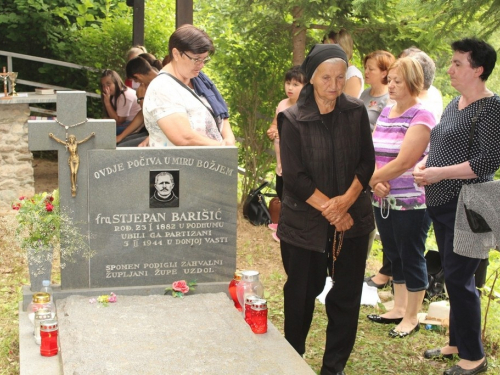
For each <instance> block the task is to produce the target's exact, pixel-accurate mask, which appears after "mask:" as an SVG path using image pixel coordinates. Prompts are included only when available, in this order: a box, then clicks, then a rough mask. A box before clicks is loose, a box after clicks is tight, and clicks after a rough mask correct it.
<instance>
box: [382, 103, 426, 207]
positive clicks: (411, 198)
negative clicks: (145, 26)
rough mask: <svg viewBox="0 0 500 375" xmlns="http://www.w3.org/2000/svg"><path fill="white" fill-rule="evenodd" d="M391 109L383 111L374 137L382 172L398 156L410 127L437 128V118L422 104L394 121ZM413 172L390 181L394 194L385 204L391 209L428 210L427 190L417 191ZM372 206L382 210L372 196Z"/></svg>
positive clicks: (410, 170) (389, 196) (407, 172)
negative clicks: (426, 204) (390, 114)
mask: <svg viewBox="0 0 500 375" xmlns="http://www.w3.org/2000/svg"><path fill="white" fill-rule="evenodd" d="M391 109H392V106H387V107H385V108H384V109H383V110H382V113H381V114H380V116H379V118H378V120H377V126H376V128H375V131H374V133H373V145H374V147H375V162H376V165H377V169H380V168H382V167H383V166H384V165H386V164H387V163H389V162H391V161H392V160H394V159H395V158H396V157H397V156H398V154H399V150H400V149H401V144H402V143H403V139H404V137H405V135H406V132H407V131H408V129H409V128H410V127H412V126H415V125H424V126H427V127H428V128H429V129H432V128H433V127H434V126H435V125H436V120H435V119H434V115H433V114H432V113H431V112H430V111H428V110H427V109H425V108H423V106H422V104H421V103H418V104H416V105H414V106H413V107H411V108H409V109H407V110H406V111H405V112H404V113H403V114H402V115H401V116H399V117H395V118H389V113H390V112H391ZM428 148H429V147H427V149H426V150H425V152H424V153H423V154H422V155H421V156H420V158H419V160H418V162H419V161H421V160H422V159H423V158H424V156H425V155H426V154H427V152H428ZM418 162H417V163H418ZM413 168H414V166H412V167H411V168H409V169H408V170H407V171H406V172H404V173H403V174H402V175H400V176H399V177H396V178H395V179H393V180H390V181H389V184H390V185H391V191H390V193H389V195H388V196H387V197H386V200H387V201H388V203H389V208H390V209H392V210H402V211H404V210H415V209H424V208H426V206H425V193H424V188H423V187H418V186H417V185H416V184H415V183H414V181H413V176H412V172H413ZM373 205H374V206H375V207H379V206H380V198H378V197H376V196H373Z"/></svg>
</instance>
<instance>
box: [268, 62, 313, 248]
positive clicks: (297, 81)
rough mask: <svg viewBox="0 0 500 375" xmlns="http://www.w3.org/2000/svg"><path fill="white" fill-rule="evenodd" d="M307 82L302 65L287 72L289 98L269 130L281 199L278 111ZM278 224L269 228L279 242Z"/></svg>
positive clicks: (289, 101) (296, 96)
mask: <svg viewBox="0 0 500 375" xmlns="http://www.w3.org/2000/svg"><path fill="white" fill-rule="evenodd" d="M306 83H307V78H306V75H305V74H304V72H303V71H302V70H301V69H300V65H296V66H294V67H293V68H291V69H290V70H288V71H287V72H286V73H285V93H286V95H287V97H288V98H287V99H283V100H282V101H281V102H279V104H278V107H276V114H275V116H274V119H273V122H272V123H271V126H270V127H269V129H268V130H267V136H268V137H269V139H270V140H271V141H273V143H274V150H275V152H276V193H277V194H278V197H279V199H280V200H281V196H282V194H283V178H282V177H281V158H280V145H279V134H278V113H280V112H282V111H284V110H285V109H287V108H289V107H291V106H292V105H294V104H295V103H297V100H298V99H299V94H300V90H302V87H304V85H305V84H306ZM277 227H278V225H277V224H269V228H270V229H272V230H273V238H274V239H275V240H276V241H278V242H279V239H278V237H277V236H276V233H274V231H276V229H277Z"/></svg>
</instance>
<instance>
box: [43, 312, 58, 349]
mask: <svg viewBox="0 0 500 375" xmlns="http://www.w3.org/2000/svg"><path fill="white" fill-rule="evenodd" d="M57 334H58V327H57V321H56V320H45V321H43V322H42V323H41V324H40V336H41V338H42V343H41V345H40V354H41V355H43V356H44V357H52V356H54V355H56V354H57V353H58V352H59V346H58V344H57Z"/></svg>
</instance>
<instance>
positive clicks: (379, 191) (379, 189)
mask: <svg viewBox="0 0 500 375" xmlns="http://www.w3.org/2000/svg"><path fill="white" fill-rule="evenodd" d="M390 191H391V184H389V183H388V182H387V181H384V182H379V183H378V184H376V185H375V186H374V187H373V194H375V195H376V196H377V197H379V198H385V197H387V196H388V195H389V193H390Z"/></svg>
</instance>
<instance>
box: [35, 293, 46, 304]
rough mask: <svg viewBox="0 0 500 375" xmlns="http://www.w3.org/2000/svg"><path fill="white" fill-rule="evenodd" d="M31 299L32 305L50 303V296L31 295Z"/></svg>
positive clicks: (44, 294)
mask: <svg viewBox="0 0 500 375" xmlns="http://www.w3.org/2000/svg"><path fill="white" fill-rule="evenodd" d="M32 298H33V302H34V303H48V302H49V301H50V294H49V293H43V292H39V293H35V294H33V297H32Z"/></svg>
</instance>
